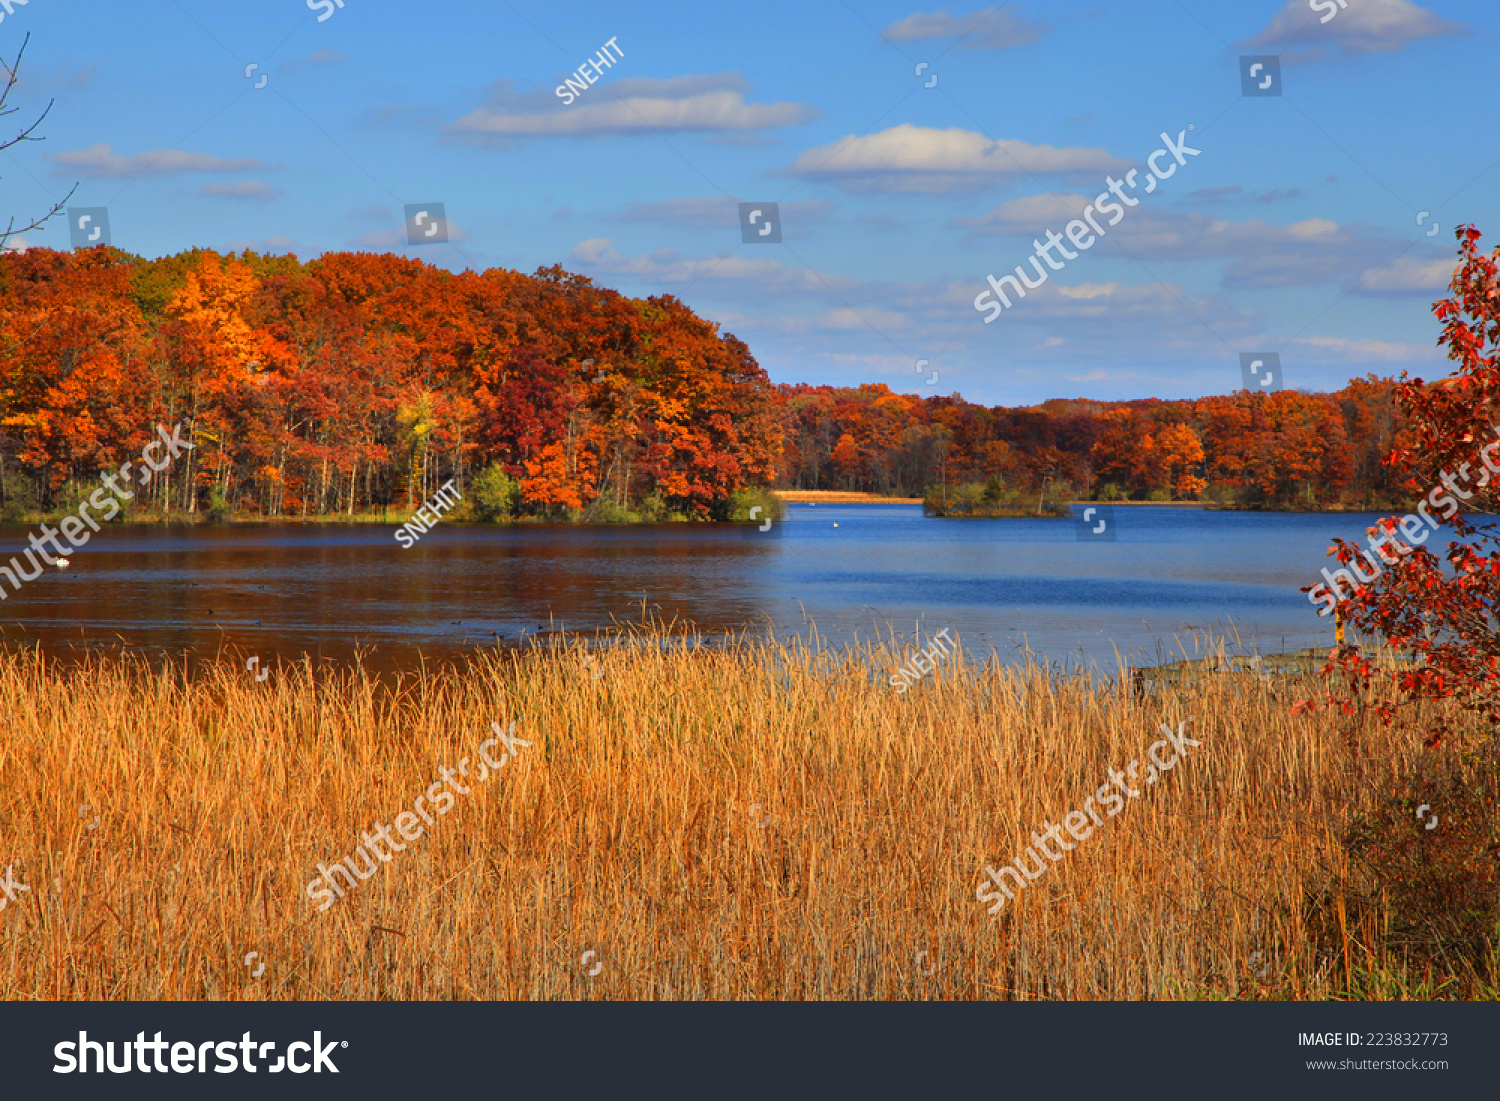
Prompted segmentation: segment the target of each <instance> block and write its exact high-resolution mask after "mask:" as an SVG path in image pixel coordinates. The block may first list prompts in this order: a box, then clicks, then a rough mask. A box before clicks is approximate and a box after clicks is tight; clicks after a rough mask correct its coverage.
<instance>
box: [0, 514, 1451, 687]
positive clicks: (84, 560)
mask: <svg viewBox="0 0 1500 1101" xmlns="http://www.w3.org/2000/svg"><path fill="white" fill-rule="evenodd" d="M1374 519H1375V517H1374V515H1373V514H1370V515H1365V514H1352V513H1342V514H1323V515H1308V514H1283V513H1246V512H1205V511H1202V510H1200V509H1196V508H1178V507H1158V506H1128V507H1125V506H1117V507H1116V508H1115V509H1114V519H1113V523H1114V530H1115V532H1116V536H1117V537H1116V539H1115V540H1114V541H1113V542H1106V541H1094V540H1092V539H1090V540H1088V541H1080V539H1079V535H1078V525H1077V524H1076V523H1075V522H1074V521H1070V520H1052V519H1020V520H1014V519H1008V520H937V519H928V518H925V517H923V515H922V512H921V508H920V507H919V506H916V505H836V506H831V505H798V506H792V507H791V510H790V515H789V518H788V519H787V520H786V521H785V522H782V523H778V524H776V525H774V526H773V527H772V529H771V530H770V531H769V532H764V533H763V532H761V531H759V529H758V527H756V526H755V525H743V526H741V525H734V526H730V525H709V524H699V525H687V524H663V525H653V526H641V525H626V526H619V527H578V526H570V525H520V526H515V527H491V526H466V525H461V524H442V525H439V526H438V527H437V528H436V529H434V530H433V531H432V532H430V533H429V534H427V535H425V536H424V537H423V538H422V539H421V541H420V542H419V543H417V545H416V546H414V547H412V548H411V549H409V550H408V549H403V548H402V547H401V546H400V545H399V544H398V543H397V542H396V541H395V539H394V538H393V533H394V530H395V528H394V526H392V527H384V526H374V525H365V524H360V525H325V524H318V525H300V524H287V525H263V524H256V525H245V526H238V527H236V526H231V527H210V526H204V525H199V526H170V527H162V526H145V525H141V526H115V527H107V528H106V529H105V530H104V531H102V532H101V533H99V534H97V535H95V536H94V537H93V539H92V541H91V542H90V543H89V544H88V546H86V547H84V548H83V549H81V550H79V551H77V552H75V553H74V554H73V555H71V565H70V567H69V568H68V569H67V570H58V569H53V568H49V569H47V570H46V571H45V572H44V573H43V575H42V576H41V577H40V578H38V579H37V580H36V581H32V582H30V583H28V584H26V585H25V586H24V587H23V588H22V589H21V591H20V592H19V593H12V592H10V587H9V584H8V582H5V583H4V584H5V591H6V592H7V593H8V594H9V595H8V597H7V599H6V600H5V601H3V602H0V632H3V634H0V637H3V638H4V639H5V640H6V641H7V642H8V643H10V644H16V643H25V644H32V643H38V642H39V643H40V644H41V645H42V646H43V648H44V649H46V650H49V651H52V652H55V653H59V654H68V653H79V652H83V651H86V650H88V649H90V648H99V647H110V646H112V647H114V648H119V647H121V646H122V645H123V646H124V647H125V648H127V649H129V650H133V651H138V652H145V653H150V654H162V653H167V654H182V653H184V652H188V653H193V654H197V655H206V654H213V653H214V652H216V651H218V650H220V649H224V650H226V651H228V652H232V653H235V654H244V655H259V656H260V657H261V659H262V660H265V661H269V660H271V659H272V658H273V657H275V656H281V657H284V658H285V657H295V656H298V655H300V654H302V653H303V652H309V653H311V654H313V655H315V656H321V657H324V658H327V659H329V660H333V661H346V660H348V659H350V658H351V657H352V656H353V655H354V653H355V652H356V649H357V648H364V649H369V650H371V660H372V661H373V663H374V664H375V665H376V666H377V667H380V668H384V669H401V668H411V667H414V665H415V663H416V662H417V660H418V657H419V654H422V655H426V656H429V657H438V658H446V657H452V656H456V655H460V654H465V653H469V652H472V651H473V650H474V649H476V648H479V647H493V646H495V645H502V646H508V645H515V644H517V642H518V641H519V640H521V639H522V638H523V637H524V638H528V639H529V638H531V637H534V636H535V635H536V634H537V633H538V631H539V630H540V631H541V632H542V633H546V632H548V631H553V630H557V629H562V628H565V629H568V630H570V631H571V630H580V631H592V630H594V629H596V628H601V627H609V626H610V625H611V624H612V623H615V622H632V621H639V620H640V618H641V616H642V612H643V609H644V610H645V611H646V612H649V613H651V614H653V615H656V616H659V617H662V618H665V619H672V618H676V619H678V620H679V621H685V622H690V623H693V624H696V625H697V626H698V627H699V628H700V629H701V630H702V631H704V632H705V633H707V634H709V635H712V636H720V635H723V634H725V633H727V632H732V631H735V630H739V629H745V628H750V629H753V630H758V631H764V630H765V629H766V628H767V627H770V628H773V629H774V630H775V631H776V632H777V634H778V635H780V636H781V637H786V636H788V635H791V634H797V635H800V636H802V637H803V638H810V637H811V632H812V628H813V625H816V629H817V632H818V634H819V635H820V636H822V637H823V638H824V639H826V640H828V641H830V642H833V643H839V642H841V641H847V640H848V639H850V638H852V637H854V636H855V635H856V634H857V635H859V636H861V637H872V636H873V634H874V633H875V630H876V626H877V624H878V625H879V630H880V631H882V632H885V631H887V630H888V629H887V627H886V623H887V622H889V623H890V624H891V625H892V626H894V628H895V629H896V630H897V631H898V632H901V633H903V634H909V633H911V632H912V630H913V627H914V625H915V624H916V623H918V622H920V623H921V624H922V625H923V630H924V631H935V630H937V629H939V628H941V627H943V626H948V627H951V628H953V633H954V634H957V635H958V636H959V637H960V638H961V639H962V640H963V643H964V646H965V649H966V650H968V651H970V652H973V651H974V650H976V649H978V650H980V651H984V652H987V651H988V649H989V648H990V647H993V648H994V649H995V650H996V651H997V652H998V654H999V655H1000V656H1001V657H1002V658H1005V659H1010V658H1011V657H1013V656H1014V655H1015V653H1016V652H1017V650H1018V648H1019V647H1021V646H1022V645H1023V644H1025V643H1029V644H1030V646H1031V647H1032V648H1033V649H1034V650H1036V651H1037V652H1039V653H1040V654H1042V655H1044V656H1046V657H1048V658H1050V659H1054V660H1057V661H1070V660H1072V661H1078V660H1081V659H1090V660H1098V661H1100V662H1101V663H1105V664H1108V665H1110V666H1113V664H1114V659H1113V656H1112V655H1113V652H1114V650H1113V648H1114V646H1119V647H1120V649H1121V650H1122V651H1124V652H1126V653H1127V655H1130V654H1134V656H1136V657H1141V656H1148V655H1149V657H1150V658H1151V659H1152V660H1154V658H1155V655H1156V654H1157V652H1158V649H1159V648H1160V647H1166V648H1168V649H1175V648H1176V646H1177V642H1175V641H1174V637H1176V638H1182V639H1187V638H1188V637H1189V635H1190V634H1191V632H1192V631H1193V630H1194V629H1195V628H1196V629H1204V628H1208V629H1216V630H1220V631H1225V632H1229V631H1234V630H1238V633H1239V637H1240V638H1241V640H1242V641H1243V642H1244V644H1245V645H1246V647H1247V648H1249V647H1252V646H1253V647H1256V648H1259V649H1260V650H1262V651H1265V652H1270V651H1276V650H1281V649H1297V648H1302V647H1307V646H1316V645H1324V644H1328V643H1331V641H1332V624H1331V623H1330V622H1328V621H1326V620H1321V619H1319V618H1318V617H1317V615H1316V614H1315V612H1314V609H1313V606H1312V605H1311V604H1309V603H1308V601H1307V597H1306V595H1305V594H1303V593H1299V592H1298V591H1297V590H1298V589H1299V587H1301V586H1303V585H1308V584H1311V583H1313V582H1316V581H1318V580H1320V577H1319V570H1320V569H1321V568H1322V567H1323V566H1325V565H1328V564H1329V561H1330V560H1328V559H1326V558H1325V557H1324V551H1325V550H1326V549H1327V547H1328V544H1329V542H1330V538H1331V537H1332V536H1335V535H1341V536H1343V537H1345V538H1356V537H1359V536H1361V535H1362V533H1363V531H1364V528H1365V527H1366V526H1367V525H1368V524H1370V523H1372V522H1373V520H1374ZM1090 526H1091V527H1092V525H1090ZM26 532H27V529H24V528H17V527H14V526H11V527H6V528H3V529H0V564H3V562H4V561H5V560H7V559H9V557H10V556H11V555H12V554H15V553H17V552H18V551H19V549H20V548H21V547H24V546H25V545H26V544H25V535H26ZM1435 542H1436V541H1434V543H1435ZM1434 543H1429V547H1430V548H1431V547H1432V546H1433V545H1434Z"/></svg>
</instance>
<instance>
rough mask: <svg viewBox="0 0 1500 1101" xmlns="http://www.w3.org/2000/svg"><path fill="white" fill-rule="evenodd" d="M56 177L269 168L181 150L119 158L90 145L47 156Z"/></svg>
mask: <svg viewBox="0 0 1500 1101" xmlns="http://www.w3.org/2000/svg"><path fill="white" fill-rule="evenodd" d="M47 159H48V160H50V161H51V162H52V163H53V165H54V166H55V169H54V171H56V172H57V174H58V175H63V176H66V175H71V174H72V173H75V172H76V173H78V174H79V175H81V176H87V177H88V178H90V179H94V180H108V179H117V180H118V179H133V178H135V177H136V176H171V175H175V174H177V173H179V172H263V171H265V170H266V169H269V168H271V167H272V166H271V165H269V164H267V163H266V162H265V161H258V160H253V159H251V158H248V157H239V158H228V157H214V156H210V155H209V154H207V153H188V152H185V151H183V150H181V149H157V150H153V151H151V152H146V153H137V154H135V155H134V156H132V157H122V156H120V155H118V154H116V153H114V152H112V151H111V149H110V147H109V146H108V145H91V146H89V147H88V148H87V149H79V150H75V151H72V152H67V153H48V154H47Z"/></svg>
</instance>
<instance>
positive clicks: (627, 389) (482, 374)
mask: <svg viewBox="0 0 1500 1101" xmlns="http://www.w3.org/2000/svg"><path fill="white" fill-rule="evenodd" d="M1393 386H1394V383H1393V382H1392V381H1390V380H1380V379H1376V378H1374V377H1373V376H1372V377H1371V378H1369V379H1368V380H1357V381H1354V382H1351V383H1350V384H1349V385H1348V386H1347V387H1345V388H1344V389H1343V390H1341V391H1339V392H1337V393H1333V394H1304V393H1298V392H1295V391H1288V390H1283V391H1277V392H1273V393H1251V392H1247V391H1243V390H1242V391H1238V392H1235V393H1231V394H1227V395H1225V396H1219V397H1207V398H1198V399H1191V400H1183V401H1163V400H1158V399H1143V400H1137V401H1128V402H1099V401H1088V400H1082V399H1070V400H1064V399H1058V400H1053V401H1048V402H1045V403H1043V404H1042V405H1040V406H1036V407H1031V408H1006V407H1003V406H996V407H993V408H989V407H985V406H982V405H975V404H971V403H968V402H965V401H964V400H962V399H961V398H959V397H957V396H956V395H955V396H951V397H936V396H934V397H925V398H924V397H919V396H912V395H903V394H898V393H895V392H893V391H892V390H891V389H890V388H889V387H887V386H885V385H883V384H873V385H864V386H860V387H858V388H840V387H829V386H810V385H804V384H798V385H780V386H777V385H773V384H772V383H771V382H770V381H769V379H768V378H767V376H766V373H765V371H764V370H763V369H762V368H761V367H760V365H759V364H758V363H757V362H756V360H755V358H754V356H752V355H751V353H750V350H749V349H748V348H747V347H746V346H745V344H744V343H742V342H741V341H739V340H738V339H736V338H735V337H734V336H732V335H730V334H728V333H721V332H720V331H719V329H718V326H717V325H716V324H715V323H713V322H712V321H709V320H706V319H704V318H701V317H699V316H697V315H696V314H694V313H693V312H692V311H691V310H689V309H688V308H687V307H686V306H684V305H683V304H682V303H681V302H680V301H678V300H677V299H675V298H673V297H671V296H666V295H663V296H658V297H652V298H647V299H633V298H628V297H625V296H623V295H621V294H619V293H617V292H615V291H612V290H609V289H607V288H603V287H599V286H596V285H594V284H593V283H592V282H591V281H590V280H589V279H587V278H584V277H582V276H578V275H573V274H570V273H568V272H566V271H564V270H562V269H561V268H560V267H555V266H554V267H551V268H543V269H540V270H538V271H537V272H536V273H535V274H533V275H529V276H528V275H523V274H521V273H519V272H514V271H506V270H502V269H491V270H488V271H485V272H483V273H474V272H469V271H466V272H464V273H462V274H453V273H450V272H448V271H446V270H443V269H440V268H436V267H433V266H430V265H428V264H425V263H423V262H421V261H418V260H412V259H405V258H402V257H398V256H392V255H374V254H367V253H330V254H325V255H324V256H322V257H320V258H319V259H316V260H312V261H309V262H307V263H303V262H300V261H299V260H297V259H296V258H295V257H293V256H275V255H260V254H256V253H248V252H247V253H243V254H240V255H238V256H220V255H218V254H216V253H213V252H209V251H193V252H186V253H182V254H179V255H176V256H169V257H164V258H162V259H158V260H145V259H142V258H139V257H134V256H131V255H129V254H127V253H124V252H121V251H119V250H116V249H110V248H106V247H102V246H101V247H98V248H95V249H92V250H86V251H77V252H57V251H52V250H49V249H41V248H33V249H30V250H27V251H25V252H12V253H7V254H4V255H0V509H3V510H4V514H5V515H9V516H12V517H19V516H21V515H24V514H27V513H30V512H37V511H48V510H51V509H55V508H59V507H64V506H66V505H67V504H68V503H69V502H70V501H74V500H76V499H77V498H78V497H79V496H80V494H84V493H87V491H88V490H89V489H90V488H92V486H93V485H95V484H97V479H98V476H99V472H101V471H104V470H107V469H112V468H115V467H117V466H118V465H119V464H120V463H121V462H123V461H124V460H126V459H128V458H129V457H130V456H131V454H132V453H133V452H135V451H138V450H139V449H140V447H141V445H142V444H143V443H145V442H146V441H147V440H148V438H149V437H151V436H152V435H153V434H154V433H155V425H156V424H158V423H162V424H165V425H167V426H169V427H170V426H172V425H175V424H179V423H181V424H183V425H185V426H186V430H187V431H190V432H191V435H192V438H193V440H194V443H195V447H194V449H193V450H192V451H191V452H190V453H189V454H188V455H187V456H186V457H185V458H184V459H183V460H182V461H181V462H179V463H178V464H177V466H175V467H174V468H173V469H172V470H171V471H169V472H168V474H167V476H166V477H164V478H162V479H159V480H158V481H157V482H156V483H154V484H153V485H152V487H151V489H150V493H151V494H153V495H154V497H152V498H150V499H147V498H145V497H142V498H141V499H139V500H138V501H137V506H138V507H146V508H154V509H156V510H158V511H161V512H171V513H176V514H192V515H205V516H219V517H227V516H231V515H232V516H236V517H240V518H251V517H256V516H260V517H266V518H278V517H280V518H294V517H337V516H346V517H347V516H355V515H363V514H366V513H369V512H371V511H374V510H381V509H385V508H400V509H405V508H410V507H412V506H414V505H415V504H417V503H420V501H421V500H423V499H425V498H426V497H427V496H428V495H430V493H431V492H432V491H433V490H435V489H436V488H437V487H438V486H439V485H441V484H442V483H443V482H445V481H446V480H447V479H449V478H456V479H458V481H459V482H460V484H463V485H466V486H468V485H473V484H479V485H481V486H482V487H483V488H484V489H485V491H486V493H485V497H484V499H486V500H489V501H492V502H493V501H495V500H497V499H499V500H501V501H502V505H501V507H498V508H495V509H492V510H491V515H492V516H494V517H495V518H512V517H526V516H530V517H538V518H551V519H576V520H585V521H588V520H629V519H647V520H653V519H668V518H688V519H723V518H730V517H732V516H736V515H737V514H739V513H741V512H742V511H743V507H742V506H743V504H744V502H745V501H746V500H748V499H751V498H748V497H747V496H746V494H747V493H753V491H755V490H757V489H763V488H780V489H827V490H851V491H863V492H869V493H876V494H883V495H893V496H921V495H922V494H923V493H924V492H926V491H927V490H929V489H930V488H932V487H934V486H941V487H949V486H952V487H955V489H961V488H963V487H973V486H977V485H984V486H987V487H988V489H989V492H990V494H991V496H992V497H996V496H1004V495H1031V496H1037V495H1045V496H1048V497H1050V498H1052V499H1054V500H1067V499H1070V498H1071V499H1098V500H1125V499H1133V500H1150V501H1172V500H1203V501H1207V502H1213V503H1217V504H1221V505H1239V506H1245V507H1272V508H1288V507H1291V508H1329V507H1333V508H1337V507H1349V506H1354V505H1358V506H1364V507H1379V506H1380V505H1382V504H1385V503H1388V502H1392V501H1395V500H1399V499H1400V493H1399V491H1398V490H1397V488H1396V486H1397V483H1398V479H1397V478H1396V477H1395V475H1394V473H1393V472H1391V471H1388V470H1387V469H1385V468H1383V467H1382V465H1381V462H1380V457H1381V456H1382V455H1385V454H1387V453H1388V452H1389V451H1390V450H1391V441H1392V438H1393V435H1394V433H1395V432H1396V431H1397V430H1399V428H1400V414H1399V411H1397V410H1396V409H1395V407H1394V405H1393V403H1392V400H1391V398H1392V388H1393Z"/></svg>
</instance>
